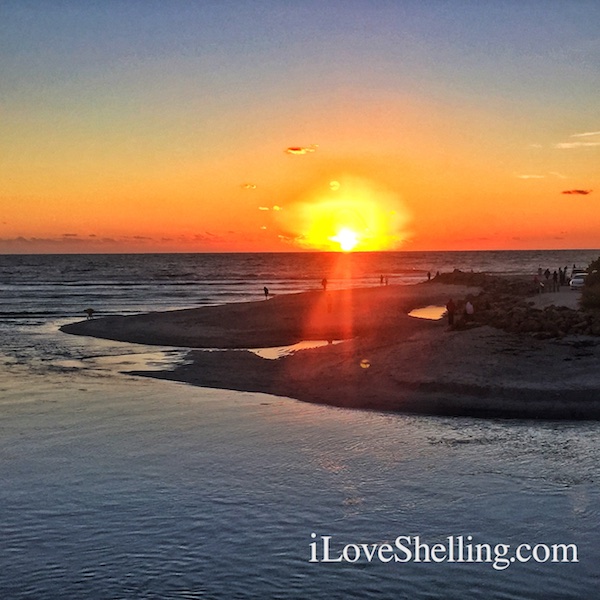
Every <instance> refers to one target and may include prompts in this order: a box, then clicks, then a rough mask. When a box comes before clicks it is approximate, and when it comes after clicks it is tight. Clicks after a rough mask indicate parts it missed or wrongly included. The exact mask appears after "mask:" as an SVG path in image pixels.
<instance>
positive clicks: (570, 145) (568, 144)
mask: <svg viewBox="0 0 600 600" xmlns="http://www.w3.org/2000/svg"><path fill="white" fill-rule="evenodd" d="M590 146H600V142H562V143H560V144H554V148H558V149H559V150H568V149H570V148H586V147H590Z"/></svg>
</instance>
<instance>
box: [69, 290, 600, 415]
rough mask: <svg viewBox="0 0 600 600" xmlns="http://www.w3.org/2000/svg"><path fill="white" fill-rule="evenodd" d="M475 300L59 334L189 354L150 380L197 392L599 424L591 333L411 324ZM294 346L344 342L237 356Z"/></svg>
mask: <svg viewBox="0 0 600 600" xmlns="http://www.w3.org/2000/svg"><path fill="white" fill-rule="evenodd" d="M479 292H480V288H479V287H475V286H467V285H453V284H446V283H436V282H430V283H424V284H419V285H413V286H395V285H391V286H381V287H372V288H360V289H352V290H342V291H332V292H326V293H325V292H322V291H313V292H306V293H300V294H290V295H283V296H277V297H275V298H271V299H269V300H265V301H261V302H246V303H239V304H230V305H223V306H211V307H203V308H198V309H189V310H179V311H170V312H163V313H149V314H144V315H138V316H128V317H106V318H101V319H92V320H88V321H83V322H80V323H75V324H72V325H68V326H65V327H63V328H62V330H63V331H65V332H67V333H73V334H78V335H90V336H95V337H101V338H108V339H113V340H120V341H129V342H137V343H145V344H160V345H171V346H184V347H190V348H195V350H193V351H191V352H190V354H189V356H188V359H189V360H188V361H187V362H186V364H184V365H181V366H178V367H177V368H175V369H174V370H172V371H163V372H152V373H147V375H149V376H152V377H158V378H163V379H171V380H177V381H183V382H187V383H190V384H193V385H198V386H203V387H213V388H222V389H232V390H242V391H256V392H266V393H269V394H274V395H277V396H287V397H292V398H296V399H299V400H304V401H308V402H316V403H323V404H330V405H336V406H343V407H351V408H368V409H377V410H390V411H405V412H420V413H428V414H451V415H474V416H484V417H525V418H548V419H555V418H556V419H561V418H568V419H590V418H591V419H597V418H599V417H600V393H599V392H600V373H599V371H598V368H597V366H598V360H599V358H600V346H599V341H600V340H599V339H598V338H597V337H591V336H581V335H571V336H566V337H561V338H554V339H539V336H538V337H537V338H536V336H532V335H528V334H519V333H514V332H510V331H504V330H502V329H498V328H495V327H490V326H487V325H482V326H477V327H466V328H461V329H459V330H454V329H451V328H449V327H448V324H447V322H446V321H445V320H444V319H442V320H438V321H432V320H426V319H418V318H414V317H411V316H408V312H409V311H410V310H412V309H414V308H418V307H424V306H428V305H444V304H445V303H446V302H447V301H448V299H449V298H453V299H455V301H458V302H459V303H460V302H461V301H463V300H464V299H465V298H467V297H475V296H476V295H477V294H478V293H479ZM578 295H579V294H578V293H577V292H570V291H569V290H565V291H563V292H558V293H556V294H553V295H551V294H546V295H544V296H539V297H534V298H532V299H530V302H531V303H534V305H535V303H536V302H538V303H542V304H541V306H544V304H543V303H544V302H545V303H546V305H548V303H550V304H552V305H555V306H560V304H561V301H562V302H569V303H573V301H574V299H575V298H576V296H578ZM551 296H552V299H549V298H550V297H551ZM565 310H566V309H565ZM302 340H328V341H337V340H344V341H343V342H341V343H336V344H328V345H325V346H322V347H320V348H315V349H311V350H303V351H302V352H296V353H293V354H291V355H288V356H284V357H282V358H280V359H278V360H266V359H263V358H260V357H258V356H257V355H256V354H254V353H252V352H249V351H240V350H244V349H248V348H261V347H272V346H285V345H291V344H295V343H297V342H300V341H302ZM206 349H220V350H221V351H210V352H209V351H206ZM226 350H229V351H226ZM138 374H140V375H145V374H146V373H141V372H139V373H138Z"/></svg>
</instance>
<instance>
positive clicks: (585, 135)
mask: <svg viewBox="0 0 600 600" xmlns="http://www.w3.org/2000/svg"><path fill="white" fill-rule="evenodd" d="M593 135H600V131H586V132H584V133H574V134H573V135H572V136H571V137H590V136H593Z"/></svg>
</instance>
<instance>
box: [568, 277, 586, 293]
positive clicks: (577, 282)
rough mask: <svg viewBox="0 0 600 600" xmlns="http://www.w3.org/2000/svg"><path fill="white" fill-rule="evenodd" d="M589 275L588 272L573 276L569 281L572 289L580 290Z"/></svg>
mask: <svg viewBox="0 0 600 600" xmlns="http://www.w3.org/2000/svg"><path fill="white" fill-rule="evenodd" d="M586 277H587V273H577V274H576V275H573V277H571V281H569V287H570V288H571V289H572V290H580V289H581V288H582V287H583V286H584V285H585V278H586Z"/></svg>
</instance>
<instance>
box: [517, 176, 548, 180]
mask: <svg viewBox="0 0 600 600" xmlns="http://www.w3.org/2000/svg"><path fill="white" fill-rule="evenodd" d="M517 177H518V178H519V179H544V178H545V177H546V176H545V175H517Z"/></svg>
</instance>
